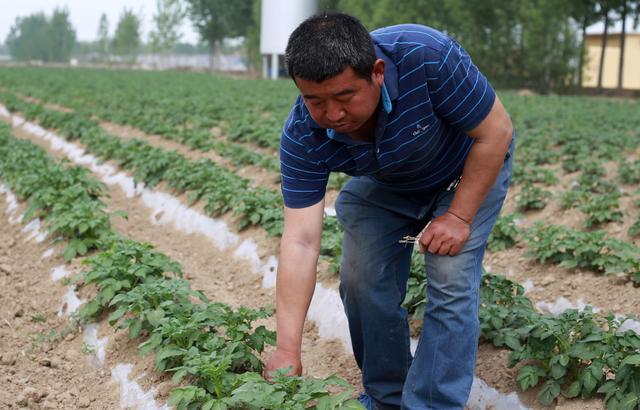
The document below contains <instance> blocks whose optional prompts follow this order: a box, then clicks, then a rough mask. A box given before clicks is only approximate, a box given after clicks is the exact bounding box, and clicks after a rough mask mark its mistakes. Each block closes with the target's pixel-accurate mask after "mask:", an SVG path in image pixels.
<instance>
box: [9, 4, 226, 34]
mask: <svg viewBox="0 0 640 410" xmlns="http://www.w3.org/2000/svg"><path fill="white" fill-rule="evenodd" d="M230 1H231V0H230ZM56 6H67V8H68V9H69V12H70V17H71V23H72V24H73V27H74V28H75V29H76V36H77V38H78V40H81V41H92V40H95V39H96V33H97V31H98V22H99V21H100V15H101V14H102V13H106V14H107V18H108V19H109V32H110V34H111V35H113V32H114V30H115V27H116V24H117V23H118V19H119V17H120V13H121V12H122V10H123V9H124V8H125V7H127V8H129V9H133V11H134V12H135V13H137V14H138V15H139V16H140V17H142V38H143V40H144V41H145V42H146V41H147V36H148V34H149V31H150V30H151V28H152V23H153V20H152V16H153V14H154V13H155V11H156V0H103V1H97V0H0V43H4V41H5V40H6V38H7V35H8V34H9V30H10V29H11V26H12V25H13V23H14V22H15V19H16V17H25V16H28V15H29V14H32V13H36V12H38V11H44V12H45V13H46V14H47V15H51V13H52V12H53V9H54V8H55V7H56ZM181 32H182V33H183V36H182V41H186V42H189V43H195V42H197V41H198V35H197V34H196V33H195V32H194V31H193V29H192V28H191V22H190V21H189V20H188V19H185V21H184V23H183V27H182V29H181Z"/></svg>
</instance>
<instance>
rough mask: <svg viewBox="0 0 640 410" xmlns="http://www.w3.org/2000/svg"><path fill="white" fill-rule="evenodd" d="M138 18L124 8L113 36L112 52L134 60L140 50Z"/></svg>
mask: <svg viewBox="0 0 640 410" xmlns="http://www.w3.org/2000/svg"><path fill="white" fill-rule="evenodd" d="M140 45H141V40H140V18H139V17H138V16H137V15H136V14H135V13H134V12H133V11H132V10H128V9H126V8H125V9H124V10H123V11H122V14H120V20H118V25H117V26H116V31H115V34H114V36H113V42H112V49H113V52H114V53H115V54H117V55H119V56H122V57H124V58H125V60H126V61H128V62H134V61H135V59H136V57H137V55H138V52H139V50H140Z"/></svg>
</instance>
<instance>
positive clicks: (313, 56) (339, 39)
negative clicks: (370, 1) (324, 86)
mask: <svg viewBox="0 0 640 410" xmlns="http://www.w3.org/2000/svg"><path fill="white" fill-rule="evenodd" d="M375 61H376V53H375V49H374V48H373V42H372V41H371V36H370V35H369V32H368V31H367V29H366V28H365V27H364V26H363V25H362V23H360V21H359V20H358V19H357V18H355V17H353V16H350V15H348V14H344V13H335V12H322V13H320V14H316V15H314V16H311V17H309V18H308V19H306V20H305V21H303V22H302V23H301V24H300V25H299V26H298V27H297V28H296V29H295V30H294V31H293V33H291V36H290V37H289V42H288V44H287V50H286V52H285V63H286V66H287V71H288V72H289V75H290V76H291V78H294V77H298V78H302V79H303V80H307V81H315V82H321V81H324V80H326V79H327V78H331V77H335V76H336V75H338V74H340V73H341V72H343V71H344V70H345V69H346V68H347V67H351V68H352V69H353V71H354V72H355V73H356V75H357V76H358V77H360V78H364V79H366V80H371V73H372V71H373V64H374V63H375ZM294 79H295V78H294Z"/></svg>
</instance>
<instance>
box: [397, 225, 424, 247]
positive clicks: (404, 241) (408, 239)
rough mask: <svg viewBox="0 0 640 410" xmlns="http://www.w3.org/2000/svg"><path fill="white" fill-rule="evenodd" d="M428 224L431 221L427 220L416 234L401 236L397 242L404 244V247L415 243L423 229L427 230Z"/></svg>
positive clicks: (418, 240) (417, 241)
mask: <svg viewBox="0 0 640 410" xmlns="http://www.w3.org/2000/svg"><path fill="white" fill-rule="evenodd" d="M429 225H431V221H429V222H427V225H426V226H425V227H424V228H423V229H422V230H421V231H420V233H419V234H418V235H416V236H411V235H405V236H403V237H402V239H400V240H399V241H398V243H399V244H402V245H404V246H405V248H406V247H407V245H408V244H412V245H415V244H416V243H419V242H420V238H421V237H422V234H423V233H424V231H426V230H427V228H428V227H429Z"/></svg>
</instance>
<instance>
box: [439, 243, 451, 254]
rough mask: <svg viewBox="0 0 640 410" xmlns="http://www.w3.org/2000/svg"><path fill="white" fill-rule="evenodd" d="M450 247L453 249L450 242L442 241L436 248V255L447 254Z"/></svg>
mask: <svg viewBox="0 0 640 410" xmlns="http://www.w3.org/2000/svg"><path fill="white" fill-rule="evenodd" d="M451 249H453V245H452V244H450V243H443V244H442V245H440V249H439V250H438V255H441V256H445V255H449V252H451Z"/></svg>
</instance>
